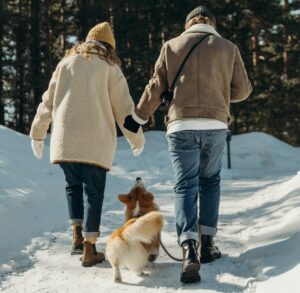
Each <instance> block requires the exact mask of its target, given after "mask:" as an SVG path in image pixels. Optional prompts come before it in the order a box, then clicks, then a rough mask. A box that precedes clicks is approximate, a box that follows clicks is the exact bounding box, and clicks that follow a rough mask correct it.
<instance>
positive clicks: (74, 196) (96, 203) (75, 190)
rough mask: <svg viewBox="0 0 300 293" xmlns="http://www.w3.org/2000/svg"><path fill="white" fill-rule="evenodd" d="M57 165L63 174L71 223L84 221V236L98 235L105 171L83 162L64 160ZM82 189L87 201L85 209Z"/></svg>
mask: <svg viewBox="0 0 300 293" xmlns="http://www.w3.org/2000/svg"><path fill="white" fill-rule="evenodd" d="M59 165H60V167H61V168H62V169H63V171H64V174H65V179H66V195H67V201H68V209H69V216H70V221H71V223H72V224H82V223H83V222H84V229H83V231H84V235H85V237H98V236H99V227H100V221H101V212H102V204H103V198H104V189H105V183H106V172H107V171H106V170H105V169H103V168H101V167H97V166H94V165H90V164H84V163H69V162H64V163H60V164H59ZM83 191H84V193H85V195H86V203H87V205H86V207H85V210H84V204H83V202H84V201H83ZM84 215H85V217H84Z"/></svg>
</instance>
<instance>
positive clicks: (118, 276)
mask: <svg viewBox="0 0 300 293" xmlns="http://www.w3.org/2000/svg"><path fill="white" fill-rule="evenodd" d="M113 271H114V281H115V282H116V283H121V282H122V277H121V271H120V267H119V264H114V265H113Z"/></svg>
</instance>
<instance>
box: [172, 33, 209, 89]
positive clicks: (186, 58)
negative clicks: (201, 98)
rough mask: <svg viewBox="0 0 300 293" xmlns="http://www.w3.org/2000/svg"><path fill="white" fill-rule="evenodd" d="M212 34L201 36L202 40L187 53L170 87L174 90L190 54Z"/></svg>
mask: <svg viewBox="0 0 300 293" xmlns="http://www.w3.org/2000/svg"><path fill="white" fill-rule="evenodd" d="M210 35H212V34H210V33H209V34H206V35H205V36H203V37H202V38H200V40H199V41H198V42H196V44H194V46H193V47H192V48H191V49H190V51H189V52H188V53H187V55H186V56H185V58H184V60H183V61H182V63H181V65H180V67H179V69H178V71H177V74H176V76H175V78H174V81H173V83H172V85H171V88H170V89H172V90H174V87H175V84H176V81H177V79H178V77H179V75H180V73H181V71H182V69H183V66H184V64H185V62H186V61H187V60H188V58H189V57H190V55H191V54H192V52H193V51H194V50H195V48H196V47H197V46H198V45H199V44H200V43H201V42H202V41H203V40H204V39H205V38H206V37H208V36H210Z"/></svg>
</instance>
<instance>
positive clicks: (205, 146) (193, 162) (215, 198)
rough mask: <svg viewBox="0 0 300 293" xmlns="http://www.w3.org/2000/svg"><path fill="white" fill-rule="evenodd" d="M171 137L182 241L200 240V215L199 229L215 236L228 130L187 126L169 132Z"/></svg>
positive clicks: (171, 152) (180, 238)
mask: <svg viewBox="0 0 300 293" xmlns="http://www.w3.org/2000/svg"><path fill="white" fill-rule="evenodd" d="M167 140H168V144H169V151H170V156H171V161H172V165H173V169H174V173H175V186H174V193H175V216H176V230H177V235H178V243H179V245H181V244H182V243H183V242H184V241H185V240H187V239H193V240H196V241H198V239H199V237H198V231H197V226H198V225H197V218H198V220H199V228H200V231H199V232H200V233H201V234H202V235H211V236H215V234H216V232H217V223H218V216H219V204H220V172H221V167H222V154H223V150H224V146H225V141H226V130H183V131H178V132H175V133H171V134H168V135H167ZM198 197H199V199H200V200H199V209H198V206H197V202H198Z"/></svg>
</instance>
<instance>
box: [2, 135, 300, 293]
mask: <svg viewBox="0 0 300 293" xmlns="http://www.w3.org/2000/svg"><path fill="white" fill-rule="evenodd" d="M149 136H150V134H148V137H147V138H148V139H149V140H150V137H149ZM149 145H150V146H149V148H148V149H147V148H146V149H145V153H144V154H143V155H142V156H141V157H139V158H132V157H131V154H130V153H129V151H128V147H127V145H126V142H125V141H123V140H121V141H120V145H119V148H118V153H117V158H116V162H117V164H116V165H115V166H114V169H113V171H112V172H111V175H109V176H108V182H107V190H106V200H105V204H104V211H103V216H102V224H101V231H102V236H101V238H100V241H99V243H98V244H97V247H98V249H99V250H102V251H103V250H104V248H105V243H106V239H107V236H108V235H109V234H110V233H111V232H112V230H114V229H115V228H117V227H118V226H120V225H121V224H122V222H123V211H122V208H123V206H122V204H121V203H119V202H118V201H117V200H116V196H117V195H118V194H119V193H122V192H127V191H128V190H129V189H130V187H131V185H132V183H133V181H134V179H135V177H136V176H137V175H140V176H141V177H142V178H143V180H144V181H145V183H146V186H147V188H148V189H149V190H150V191H151V192H153V193H154V194H155V196H156V202H157V203H158V204H159V206H160V208H161V211H162V213H163V215H164V217H165V222H166V225H165V228H164V232H163V234H162V238H163V241H164V242H165V244H166V246H167V247H168V248H169V249H170V251H171V252H172V253H173V254H174V255H178V256H180V249H179V247H178V246H177V243H176V235H175V224H174V216H173V201H172V184H173V175H172V172H171V167H170V162H169V159H168V157H167V156H168V154H167V147H166V145H165V140H164V137H163V136H162V135H161V134H159V133H151V141H149ZM153 154H155V155H153ZM241 156H242V154H241ZM258 157H259V155H258ZM0 159H1V158H0ZM269 159H270V157H269V156H268V155H267V156H266V157H264V158H262V161H263V164H265V162H266V160H269ZM0 161H1V160H0ZM249 161H250V160H249ZM298 162H299V160H298ZM251 163H252V164H253V162H251ZM236 165H237V164H236ZM299 169H300V168H299ZM137 170H139V171H137ZM295 170H296V169H295ZM295 170H293V169H292V168H291V170H290V171H289V172H283V173H282V172H271V173H270V172H269V171H268V172H266V170H260V172H258V171H257V170H246V171H245V170H241V169H240V170H234V171H228V170H224V171H223V178H224V180H223V184H222V190H223V192H222V202H221V215H220V225H219V231H218V237H217V245H218V246H219V248H220V250H221V251H222V252H223V257H222V258H221V259H220V260H217V261H216V262H214V263H212V264H205V265H203V266H202V267H201V277H202V281H201V283H198V284H194V285H186V286H184V285H182V284H181V283H180V282H179V273H180V264H179V263H176V262H174V261H172V260H171V259H169V258H168V257H167V256H166V255H165V253H164V252H163V251H161V253H160V257H159V258H158V260H157V261H156V262H155V263H154V264H151V265H149V266H148V267H147V268H146V270H145V271H146V272H149V274H150V276H148V277H145V278H141V277H137V276H135V275H134V274H133V273H131V272H129V271H127V270H122V277H123V281H124V283H123V284H115V283H113V281H112V270H111V268H110V265H109V263H108V262H105V263H103V264H99V265H97V266H96V267H92V268H83V267H81V265H80V262H79V258H78V256H71V255H70V253H69V249H70V239H71V234H70V231H69V228H68V224H67V221H66V216H67V215H66V214H65V215H64V217H65V218H64V220H62V221H61V224H60V225H57V223H56V224H55V226H51V228H50V230H47V229H46V230H44V234H40V236H38V237H34V238H32V239H31V243H30V244H29V245H27V246H26V248H25V249H23V251H22V253H21V254H16V257H15V259H14V260H11V261H10V263H9V264H7V265H2V267H1V268H2V270H1V269H0V273H1V271H2V274H1V275H0V290H1V292H14V293H15V292H18V293H19V292H26V293H27V292H72V293H73V292H75V293H76V292H89V293H92V292H105V293H108V292H175V291H178V292H192V291H195V290H196V291H198V290H201V292H203V293H206V292H228V293H229V292H246V293H252V292H253V293H254V292H263V293H268V292H272V293H274V292H280V290H281V289H282V288H286V289H289V290H288V292H291V293H294V292H295V293H296V292H299V291H298V289H299V288H300V282H299V283H298V281H297V279H296V278H297V276H298V275H299V272H300V265H299V263H300V253H299V249H298V243H299V242H300V230H299V227H298V220H299V218H300V174H299V173H298V175H296V171H295ZM273 171H274V170H273ZM59 175H60V173H59V172H58V174H57V176H59ZM51 176H53V174H52V175H51ZM55 176H56V175H55ZM0 187H1V186H0ZM60 190H61V191H63V187H61V188H60ZM0 204H1V202H0ZM0 207H1V206H0ZM291 207H292V208H291ZM64 208H65V207H64ZM60 213H61V212H60ZM65 213H66V210H65ZM47 216H49V217H51V216H50V215H47V214H46V215H45V217H47ZM61 217H62V216H61V214H59V215H58V218H59V219H60V218H61ZM283 219H284V221H283ZM295 224H297V225H295ZM0 259H1V258H0ZM6 266H7V267H8V269H7V271H5V267H6ZM287 273H289V276H292V277H293V276H294V278H295V279H294V282H295V283H293V284H292V287H288V285H287V286H285V285H284V282H286V281H287V282H290V277H289V279H288V280H286V279H284V276H285V275H286V274H287ZM278 278H282V279H283V281H282V282H281V283H279V285H278V286H277V289H278V291H276V290H275V288H274V286H273V287H272V284H273V283H272V284H271V287H272V291H269V290H268V289H264V287H263V289H261V285H264V286H266V288H268V281H270V280H271V281H272V280H277V279H278ZM272 282H273V281H272ZM288 284H289V283H288ZM295 284H296V287H295ZM298 285H299V287H298ZM280 286H281V287H280ZM297 288H298V289H297Z"/></svg>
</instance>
